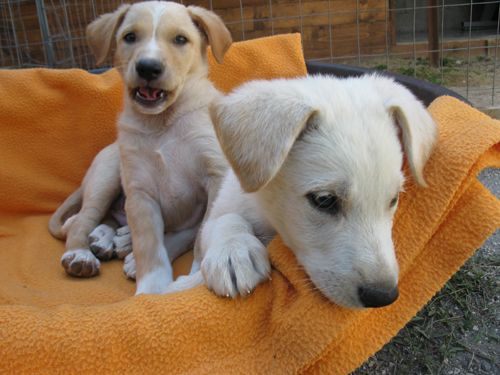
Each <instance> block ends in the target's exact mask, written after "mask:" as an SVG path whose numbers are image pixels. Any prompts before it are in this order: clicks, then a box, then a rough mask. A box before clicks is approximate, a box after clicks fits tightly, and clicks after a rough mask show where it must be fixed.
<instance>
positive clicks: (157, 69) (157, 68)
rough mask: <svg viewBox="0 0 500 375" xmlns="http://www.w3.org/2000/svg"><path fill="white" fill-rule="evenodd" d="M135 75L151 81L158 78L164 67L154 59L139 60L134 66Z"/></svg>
mask: <svg viewBox="0 0 500 375" xmlns="http://www.w3.org/2000/svg"><path fill="white" fill-rule="evenodd" d="M135 70H136V72H137V75H138V76H139V77H141V78H142V79H144V80H146V81H148V82H149V81H153V80H155V79H157V78H158V77H160V76H161V75H162V74H163V71H164V70H165V67H164V66H163V64H162V63H161V61H158V60H156V59H140V60H139V61H138V62H137V63H136V64H135Z"/></svg>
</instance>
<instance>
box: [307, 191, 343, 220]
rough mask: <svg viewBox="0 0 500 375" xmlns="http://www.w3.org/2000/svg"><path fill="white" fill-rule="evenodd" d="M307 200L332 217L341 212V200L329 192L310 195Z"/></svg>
mask: <svg viewBox="0 0 500 375" xmlns="http://www.w3.org/2000/svg"><path fill="white" fill-rule="evenodd" d="M307 199H308V200H309V203H311V205H312V206H313V207H314V208H316V209H317V210H320V211H322V212H326V213H329V214H331V215H336V214H337V213H339V212H340V209H341V202H340V199H339V198H338V197H337V196H336V195H334V194H332V193H330V192H327V191H322V192H316V193H309V194H307Z"/></svg>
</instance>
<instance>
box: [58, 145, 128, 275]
mask: <svg viewBox="0 0 500 375" xmlns="http://www.w3.org/2000/svg"><path fill="white" fill-rule="evenodd" d="M82 189H83V190H82V193H83V198H82V208H81V209H80V212H79V213H78V214H77V215H75V216H74V217H73V218H72V219H71V223H70V224H69V225H68V226H67V235H66V249H67V250H66V252H65V253H64V254H63V256H62V258H61V263H62V266H63V267H64V269H65V271H66V272H67V273H68V274H69V275H71V276H76V277H92V276H95V275H97V274H98V273H99V268H100V262H99V260H98V259H97V258H96V257H95V256H94V254H93V253H92V252H91V251H90V244H89V234H90V233H91V232H92V231H93V230H94V229H95V228H96V227H97V226H98V225H99V223H100V222H101V220H102V219H103V218H104V216H105V215H106V213H107V211H108V209H109V207H110V205H111V203H112V202H113V201H114V199H115V198H116V197H117V196H118V194H119V192H120V189H121V185H120V158H119V153H118V146H117V144H115V143H113V144H112V145H109V146H107V147H106V148H104V149H103V150H102V151H101V152H99V154H97V156H96V157H95V159H94V161H93V162H92V165H91V166H90V168H89V170H88V172H87V175H86V176H85V178H84V180H83V184H82Z"/></svg>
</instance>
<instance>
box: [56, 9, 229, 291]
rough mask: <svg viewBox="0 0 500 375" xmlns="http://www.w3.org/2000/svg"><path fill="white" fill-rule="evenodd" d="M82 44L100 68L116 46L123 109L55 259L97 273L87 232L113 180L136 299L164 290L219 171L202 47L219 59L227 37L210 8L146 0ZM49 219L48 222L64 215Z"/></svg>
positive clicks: (107, 200) (91, 30)
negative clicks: (129, 246)
mask: <svg viewBox="0 0 500 375" xmlns="http://www.w3.org/2000/svg"><path fill="white" fill-rule="evenodd" d="M87 38H88V41H89V44H90V46H91V49H92V51H93V53H94V54H95V56H96V59H97V61H98V63H100V62H103V61H104V60H105V59H106V57H107V55H108V54H109V52H110V50H111V49H112V46H113V45H116V51H115V55H114V65H115V67H116V68H117V69H118V70H119V72H120V74H121V75H122V78H123V83H124V86H125V97H124V110H123V112H122V113H121V115H120V117H119V120H118V140H117V143H115V144H113V145H111V146H109V147H107V148H106V149H105V150H103V152H101V153H100V154H99V155H98V157H97V158H96V160H95V161H94V163H93V165H92V167H91V170H90V171H89V173H88V174H87V177H86V180H85V181H84V186H83V188H82V189H80V190H79V192H76V193H75V194H74V196H73V201H75V202H77V203H81V204H82V209H81V210H80V211H79V213H78V214H77V215H75V216H74V217H73V218H72V219H70V220H69V222H67V224H66V225H65V226H64V227H63V228H62V229H63V230H62V232H66V233H67V237H68V240H67V244H69V246H68V251H67V252H66V253H65V254H64V255H63V258H62V263H63V266H64V267H65V269H66V271H67V272H68V273H69V274H72V275H76V276H92V275H94V274H96V273H97V271H98V270H99V267H98V265H99V261H98V259H97V258H96V257H95V256H94V254H92V252H91V251H90V250H89V249H88V236H89V233H90V232H91V231H92V230H93V229H94V228H95V227H96V226H97V225H98V223H99V222H100V221H101V220H102V218H103V217H104V214H105V212H106V210H107V209H108V208H109V206H110V205H111V202H112V201H113V200H114V199H115V198H116V196H117V195H118V193H119V191H120V180H121V185H122V186H123V191H124V193H125V196H126V203H125V208H126V212H127V221H128V224H129V227H130V232H131V235H132V242H133V244H134V249H133V252H134V257H129V258H128V259H127V260H128V262H127V264H126V268H125V271H126V273H127V274H128V276H130V277H135V278H136V280H137V293H138V294H139V293H162V292H164V291H165V290H166V288H167V286H168V284H169V283H170V282H171V281H172V269H171V265H170V261H171V259H172V258H174V257H176V256H177V255H179V254H180V253H182V252H183V251H186V250H187V249H188V247H189V245H190V244H191V243H192V242H193V240H194V238H195V236H196V233H197V229H198V227H199V225H200V223H201V222H202V220H203V217H204V215H205V213H206V211H207V207H210V205H211V201H212V200H213V198H214V197H215V194H216V191H217V190H218V188H219V185H220V182H221V180H222V178H223V176H224V174H225V173H226V169H227V164H226V161H225V159H224V158H223V156H222V153H221V151H220V148H219V145H218V143H217V140H216V137H215V133H214V129H213V126H212V123H211V119H210V116H209V111H208V107H209V104H210V103H211V102H212V101H213V100H214V99H215V98H217V97H219V96H220V93H219V92H218V91H217V90H216V89H215V88H214V86H213V85H212V83H211V82H210V81H209V80H208V78H207V75H208V68H207V56H206V48H207V44H210V45H211V47H212V51H213V54H214V56H215V58H216V59H217V61H219V62H222V59H223V57H224V54H225V52H226V51H227V49H228V48H229V46H230V44H231V36H230V34H229V31H228V30H227V28H226V27H225V26H224V24H223V22H222V21H221V19H220V18H219V17H218V16H217V15H215V14H214V13H212V12H210V11H208V10H205V9H203V8H199V7H193V6H190V7H185V6H183V5H180V4H177V3H173V2H164V1H150V2H142V3H135V4H133V5H123V6H121V7H120V8H118V9H117V10H116V11H115V12H113V13H109V14H105V15H103V16H101V17H99V18H98V19H97V20H95V21H94V22H92V23H91V24H90V25H89V26H88V28H87ZM99 177H100V178H99ZM103 183H104V186H102V184H103ZM82 190H83V192H82ZM85 191H86V192H85ZM101 191H104V192H103V193H101ZM70 201H71V199H70ZM70 203H71V202H70ZM66 207H68V205H67V206H66ZM62 211H64V210H62ZM56 214H57V215H55V218H56V219H57V220H55V222H56V224H57V223H59V222H61V221H63V220H62V218H67V216H68V215H67V214H64V213H61V212H59V213H56ZM55 227H57V225H55V226H54V228H53V229H54V232H56V234H57V231H58V228H55ZM63 234H64V233H63ZM165 235H166V236H165ZM108 237H111V238H112V236H108ZM106 238H107V237H106ZM75 239H76V241H75ZM107 239H108V240H109V238H107ZM170 245H172V246H170ZM197 260H198V259H195V262H194V265H193V267H194V268H193V269H194V270H197V267H198V265H199V262H197ZM132 265H133V267H132Z"/></svg>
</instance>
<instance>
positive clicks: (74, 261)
mask: <svg viewBox="0 0 500 375" xmlns="http://www.w3.org/2000/svg"><path fill="white" fill-rule="evenodd" d="M61 264H62V266H63V267H64V270H65V271H66V273H67V274H68V275H71V276H75V277H92V276H95V275H97V274H98V273H99V269H100V267H101V263H100V262H99V260H98V259H97V258H96V257H95V256H94V254H92V253H91V252H90V250H85V249H76V250H68V251H66V252H65V253H64V254H63V256H62V258H61Z"/></svg>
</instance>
